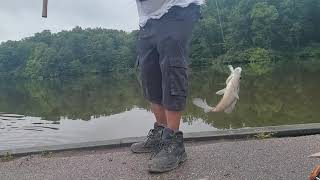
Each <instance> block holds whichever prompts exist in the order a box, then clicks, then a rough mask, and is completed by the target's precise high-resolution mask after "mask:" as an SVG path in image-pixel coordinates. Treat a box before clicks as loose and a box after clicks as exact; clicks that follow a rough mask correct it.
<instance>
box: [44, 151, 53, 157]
mask: <svg viewBox="0 0 320 180" xmlns="http://www.w3.org/2000/svg"><path fill="white" fill-rule="evenodd" d="M52 155H53V153H52V152H51V151H42V152H41V157H44V158H51V157H52Z"/></svg>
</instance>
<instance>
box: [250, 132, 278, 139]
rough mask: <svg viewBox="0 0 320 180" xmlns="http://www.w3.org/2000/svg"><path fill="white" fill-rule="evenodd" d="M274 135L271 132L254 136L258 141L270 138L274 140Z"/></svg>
mask: <svg viewBox="0 0 320 180" xmlns="http://www.w3.org/2000/svg"><path fill="white" fill-rule="evenodd" d="M273 135H274V133H271V132H261V133H258V134H256V135H254V137H256V138H257V139H268V138H272V136H273Z"/></svg>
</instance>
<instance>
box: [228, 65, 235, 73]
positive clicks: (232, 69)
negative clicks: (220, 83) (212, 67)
mask: <svg viewBox="0 0 320 180" xmlns="http://www.w3.org/2000/svg"><path fill="white" fill-rule="evenodd" d="M228 67H229V69H230V71H231V73H233V72H234V68H233V67H232V65H228Z"/></svg>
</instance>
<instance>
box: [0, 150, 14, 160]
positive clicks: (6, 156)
mask: <svg viewBox="0 0 320 180" xmlns="http://www.w3.org/2000/svg"><path fill="white" fill-rule="evenodd" d="M0 159H1V161H2V162H8V161H12V160H13V159H14V157H13V155H12V154H10V153H9V152H7V153H6V154H5V155H2V156H0Z"/></svg>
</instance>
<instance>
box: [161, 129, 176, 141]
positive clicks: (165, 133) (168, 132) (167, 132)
mask: <svg viewBox="0 0 320 180" xmlns="http://www.w3.org/2000/svg"><path fill="white" fill-rule="evenodd" d="M173 135H174V131H173V130H172V129H169V128H164V129H163V130H162V137H161V138H162V139H172V137H173Z"/></svg>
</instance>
